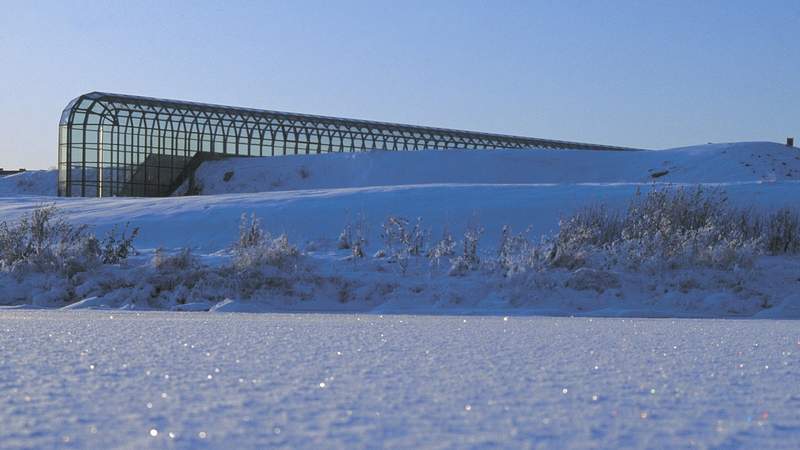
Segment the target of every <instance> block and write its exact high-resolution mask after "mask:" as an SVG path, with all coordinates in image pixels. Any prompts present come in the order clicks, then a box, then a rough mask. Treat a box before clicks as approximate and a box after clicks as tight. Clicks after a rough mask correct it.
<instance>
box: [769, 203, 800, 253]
mask: <svg viewBox="0 0 800 450" xmlns="http://www.w3.org/2000/svg"><path fill="white" fill-rule="evenodd" d="M763 228H764V230H763V236H764V246H765V248H766V251H767V252H768V253H770V254H773V255H775V254H780V253H800V215H799V214H798V212H797V211H792V210H790V209H787V208H784V209H781V210H779V211H777V212H775V213H774V214H771V215H769V216H767V218H766V219H765V220H764V225H763Z"/></svg>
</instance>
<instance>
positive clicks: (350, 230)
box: [337, 215, 367, 258]
mask: <svg viewBox="0 0 800 450" xmlns="http://www.w3.org/2000/svg"><path fill="white" fill-rule="evenodd" d="M337 247H338V248H339V249H341V250H350V253H351V256H352V257H353V258H363V257H364V256H366V248H367V221H366V219H365V218H364V216H363V215H358V216H356V220H355V223H352V222H348V223H347V224H345V226H344V229H343V230H342V232H341V233H340V234H339V241H338V242H337Z"/></svg>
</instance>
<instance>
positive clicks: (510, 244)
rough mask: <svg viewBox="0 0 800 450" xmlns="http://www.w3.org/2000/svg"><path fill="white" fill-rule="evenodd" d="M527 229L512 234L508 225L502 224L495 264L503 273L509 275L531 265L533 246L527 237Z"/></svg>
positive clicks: (522, 270)
mask: <svg viewBox="0 0 800 450" xmlns="http://www.w3.org/2000/svg"><path fill="white" fill-rule="evenodd" d="M529 231H530V230H529V229H528V230H525V231H524V232H522V233H519V234H514V232H513V231H512V230H511V227H510V226H508V225H504V226H503V229H502V231H501V233H500V244H499V246H498V250H497V265H498V267H499V268H500V270H502V272H503V275H505V276H511V275H514V274H516V273H520V272H524V271H525V270H526V269H527V268H528V267H531V266H532V264H533V263H532V257H533V246H532V245H531V242H530V241H529V240H528V238H527V234H528V232H529Z"/></svg>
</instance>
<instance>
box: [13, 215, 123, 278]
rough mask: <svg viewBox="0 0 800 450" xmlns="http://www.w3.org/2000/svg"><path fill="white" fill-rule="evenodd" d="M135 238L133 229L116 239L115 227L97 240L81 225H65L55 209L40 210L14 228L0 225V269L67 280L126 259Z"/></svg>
mask: <svg viewBox="0 0 800 450" xmlns="http://www.w3.org/2000/svg"><path fill="white" fill-rule="evenodd" d="M126 230H127V225H126ZM137 234H138V229H134V230H133V231H132V232H131V233H130V234H128V233H126V232H125V231H123V233H122V234H121V235H118V234H117V231H116V227H115V228H114V229H112V230H111V231H110V232H109V233H108V234H107V235H106V237H105V238H104V239H103V240H99V239H97V237H96V236H95V235H94V234H92V233H90V232H89V231H88V227H86V226H85V225H80V226H74V225H72V224H70V223H69V222H67V221H66V220H65V219H64V217H63V216H62V215H61V214H60V213H59V211H58V209H57V208H56V207H55V206H53V205H46V206H41V207H39V208H36V209H35V210H34V211H33V212H32V213H31V214H30V215H25V216H23V217H22V219H20V221H19V222H18V223H16V224H8V223H6V222H0V269H3V270H7V271H11V272H17V273H20V272H24V271H26V270H34V271H38V272H58V273H61V274H63V275H66V276H69V277H71V276H73V275H74V274H76V273H79V272H84V271H86V270H89V269H91V268H92V267H96V266H97V265H99V264H116V263H119V262H121V261H122V260H124V259H126V258H127V257H128V256H129V255H130V254H131V253H132V252H133V251H134V248H133V240H134V239H135V238H136V235H137Z"/></svg>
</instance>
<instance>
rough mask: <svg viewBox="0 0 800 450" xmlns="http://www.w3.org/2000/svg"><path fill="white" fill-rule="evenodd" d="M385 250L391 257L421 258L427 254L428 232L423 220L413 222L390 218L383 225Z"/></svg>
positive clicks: (382, 235) (397, 217) (394, 217)
mask: <svg viewBox="0 0 800 450" xmlns="http://www.w3.org/2000/svg"><path fill="white" fill-rule="evenodd" d="M381 228H382V231H381V238H382V239H383V243H384V250H385V252H386V254H387V255H388V256H389V257H406V256H421V255H423V254H424V253H425V241H426V239H425V238H426V232H425V230H424V229H423V227H422V219H421V218H417V221H416V223H415V224H414V226H413V227H411V221H410V220H408V219H406V218H404V217H400V216H389V217H387V218H386V221H385V222H384V223H383V225H381Z"/></svg>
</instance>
